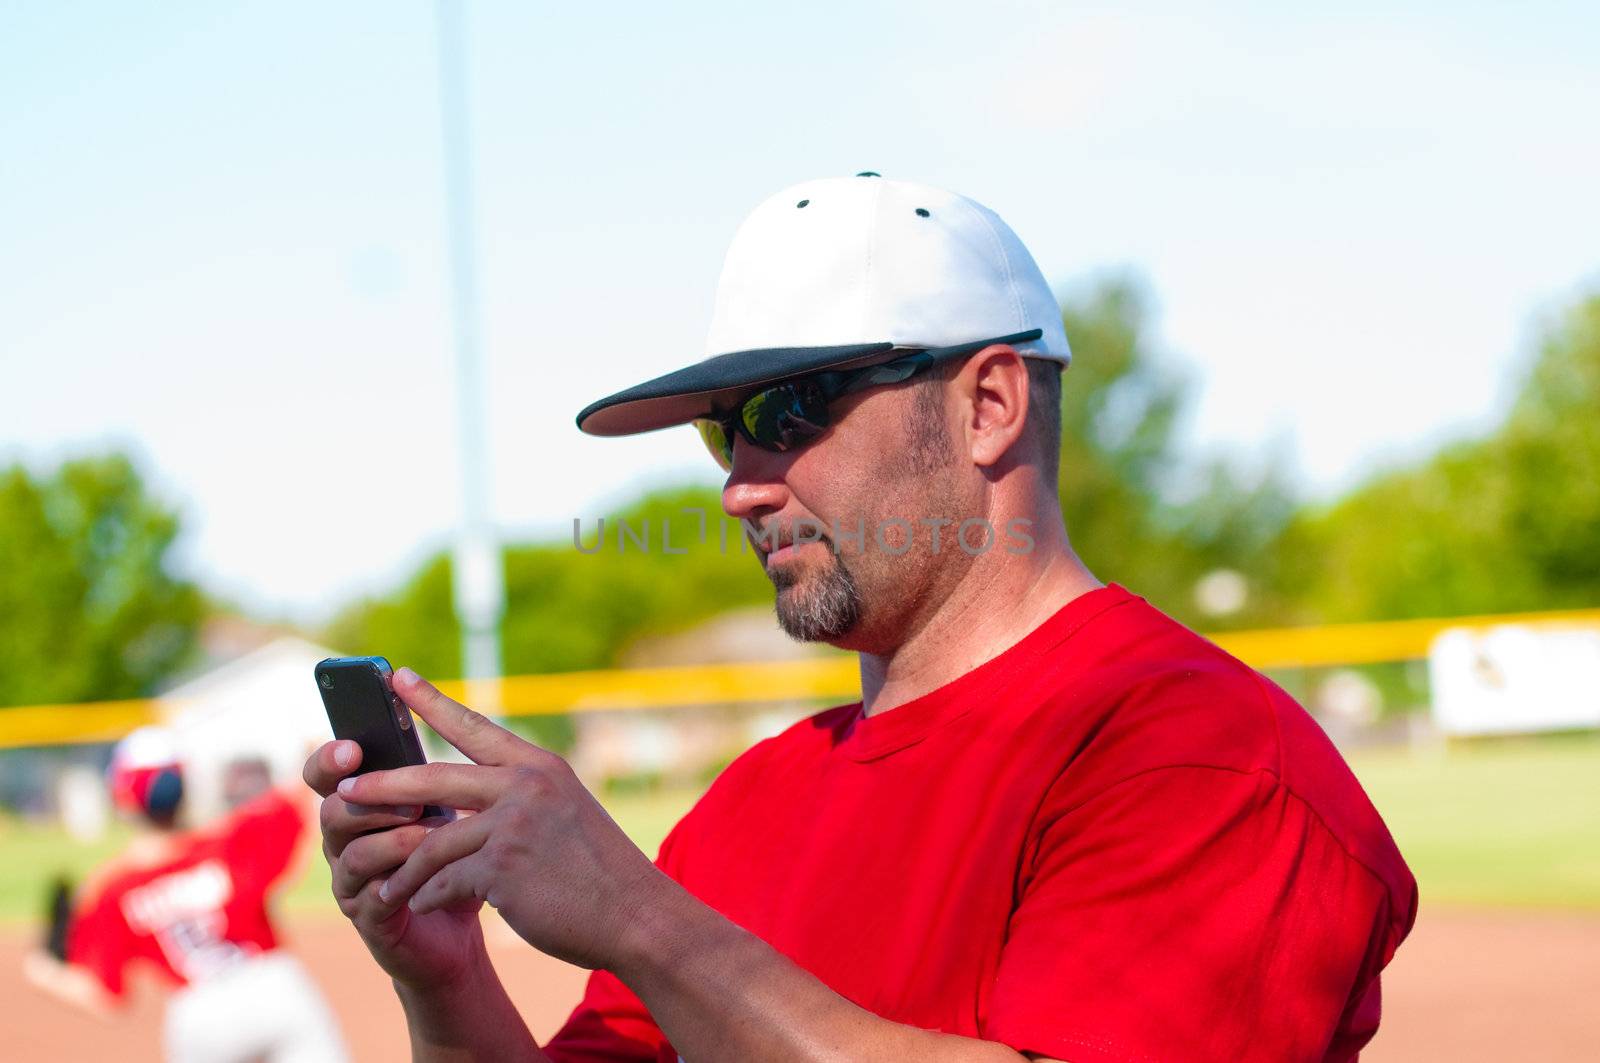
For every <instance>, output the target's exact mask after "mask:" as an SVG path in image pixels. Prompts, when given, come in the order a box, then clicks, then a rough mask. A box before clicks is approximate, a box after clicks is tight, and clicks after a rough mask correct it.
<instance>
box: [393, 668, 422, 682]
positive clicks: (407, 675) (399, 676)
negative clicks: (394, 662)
mask: <svg viewBox="0 0 1600 1063" xmlns="http://www.w3.org/2000/svg"><path fill="white" fill-rule="evenodd" d="M394 677H395V679H396V680H398V681H400V682H404V683H415V682H416V681H417V673H415V672H413V671H412V670H411V669H409V668H402V669H400V670H399V671H398V672H396V673H395V674H394Z"/></svg>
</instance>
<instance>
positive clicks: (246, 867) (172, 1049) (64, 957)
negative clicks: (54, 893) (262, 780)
mask: <svg viewBox="0 0 1600 1063" xmlns="http://www.w3.org/2000/svg"><path fill="white" fill-rule="evenodd" d="M110 784H111V791H112V797H113V800H114V801H115V803H116V805H117V806H118V808H119V809H121V810H122V811H124V812H126V813H128V814H130V815H131V816H133V817H134V818H135V819H136V821H137V822H138V823H139V824H140V825H141V829H140V831H139V834H138V835H137V836H136V837H135V839H134V840H133V841H132V842H131V843H130V844H129V845H128V847H127V849H126V850H125V851H124V852H123V853H122V854H121V855H120V856H119V857H118V858H116V859H115V860H113V861H112V862H111V863H110V864H108V865H107V866H105V867H103V868H101V869H100V870H99V871H98V872H96V873H95V874H94V875H93V876H91V878H90V880H89V882H88V883H87V884H86V886H85V888H84V890H83V893H82V896H81V898H80V899H79V901H78V903H77V904H76V905H75V906H73V907H72V908H71V910H70V915H69V916H68V918H67V922H66V925H65V927H64V932H63V931H62V928H56V929H55V930H53V931H52V935H51V937H52V938H53V939H55V941H56V942H57V943H58V948H59V954H58V955H55V956H52V955H50V954H49V953H48V952H44V953H37V954H34V955H32V956H30V957H29V958H28V960H27V974H28V977H29V980H30V981H32V982H33V983H34V984H35V985H37V986H39V987H40V988H41V989H44V990H46V991H47V992H50V993H52V994H53V995H55V996H57V997H59V998H61V999H63V1000H66V1001H68V1002H70V1003H72V1004H75V1005H78V1006H80V1007H83V1008H86V1009H88V1010H91V1011H94V1012H96V1013H98V1014H102V1015H109V1014H111V1013H112V1012H113V1010H114V1008H115V1007H116V1005H117V1004H118V1003H119V1002H121V1001H122V1000H123V999H124V998H125V997H126V987H127V982H128V973H129V969H130V968H131V967H133V966H135V965H137V964H144V965H148V966H149V967H151V968H153V969H154V970H155V971H157V972H159V973H160V974H161V975H162V976H164V977H165V980H166V981H167V982H168V983H170V984H172V985H173V986H175V987H176V990H175V992H173V994H172V996H171V997H170V999H169V1000H168V1001H167V1008H166V1019H165V1031H164V1039H165V1047H166V1054H167V1057H168V1058H169V1059H171V1060H174V1061H179V1063H230V1061H238V1063H245V1061H255V1060H267V1061H272V1063H336V1061H340V1060H343V1059H345V1051H344V1047H343V1044H342V1042H341V1039H340V1036H339V1032H338V1027H337V1025H336V1024H335V1022H334V1020H333V1016H332V1014H331V1013H330V1012H329V1010H328V1007H327V1005H326V1004H325V1003H324V1001H323V999H322V995H321V993H320V992H319V991H318V990H317V988H316V986H315V984H314V983H313V982H312V980H311V978H310V977H309V976H308V975H307V974H306V972H305V970H304V969H303V968H302V967H301V965H300V964H299V962H298V961H297V960H295V959H294V957H292V956H290V955H289V954H288V953H287V952H285V951H284V950H282V949H280V948H279V947H278V937H277V934H276V933H275V932H274V930H273V926H272V919H271V915H270V913H269V912H268V909H267V896H268V893H269V891H270V890H271V889H272V887H273V886H274V885H275V884H276V883H277V882H278V881H279V880H280V879H281V878H282V877H283V875H284V872H285V871H286V870H287V869H288V867H289V865H290V863H291V860H292V858H293V856H294V852H295V848H296V845H297V843H298V842H299V840H300V838H301V836H302V833H303V831H304V828H305V820H306V816H305V811H304V809H303V808H302V807H301V798H300V796H299V792H298V791H295V792H293V793H291V792H288V791H282V790H276V789H268V790H266V791H265V792H262V793H259V794H258V795H256V796H255V797H253V798H252V799H250V800H248V801H245V802H244V803H242V804H240V805H239V806H238V807H236V808H234V809H233V810H232V811H231V812H230V813H229V814H228V815H226V816H225V817H223V818H222V819H220V820H218V821H217V822H215V823H212V824H209V825H207V826H205V827H202V828H200V829H197V830H188V831H180V830H179V829H177V821H178V812H179V808H180V806H181V804H182V801H183V768H182V765H181V763H180V761H179V758H178V756H177V753H176V749H175V746H174V744H173V742H172V740H171V736H170V735H168V734H167V733H166V732H164V731H162V730H160V729H158V728H154V727H148V728H142V729H140V730H138V731H135V732H134V733H133V734H131V735H129V736H128V737H127V738H126V739H124V740H123V741H122V742H120V743H119V744H118V746H117V748H116V751H115V752H114V754H113V756H112V761H111V768H110ZM57 907H58V913H59V912H60V909H61V908H62V907H63V906H61V905H60V904H59V901H58V904H57Z"/></svg>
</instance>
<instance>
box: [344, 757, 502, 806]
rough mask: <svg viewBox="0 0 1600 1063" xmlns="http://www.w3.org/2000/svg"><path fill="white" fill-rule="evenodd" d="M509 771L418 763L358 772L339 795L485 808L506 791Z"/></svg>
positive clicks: (368, 801)
mask: <svg viewBox="0 0 1600 1063" xmlns="http://www.w3.org/2000/svg"><path fill="white" fill-rule="evenodd" d="M507 776H508V772H506V771H501V770H497V769H495V768H491V767H488V766H486V765H479V764H447V763H445V762H443V761H435V762H434V763H432V764H414V765H411V766H409V767H405V768H390V769H389V770H388V771H374V772H368V773H367V774H366V775H355V776H352V777H350V778H348V779H345V780H344V781H342V782H341V783H339V786H338V791H339V796H340V797H343V798H344V799H345V801H346V802H347V803H348V802H354V803H356V804H360V805H369V806H376V805H383V806H389V805H440V806H442V807H444V808H464V809H469V810H471V811H474V812H478V811H482V810H483V809H485V808H488V807H489V806H490V805H492V804H494V803H495V801H496V799H498V798H499V797H500V796H501V795H502V794H504V793H505V790H506V779H507Z"/></svg>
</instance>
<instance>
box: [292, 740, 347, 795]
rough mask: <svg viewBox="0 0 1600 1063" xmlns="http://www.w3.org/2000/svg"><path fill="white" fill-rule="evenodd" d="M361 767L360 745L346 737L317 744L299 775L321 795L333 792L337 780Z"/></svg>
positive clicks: (337, 783) (337, 782)
mask: <svg viewBox="0 0 1600 1063" xmlns="http://www.w3.org/2000/svg"><path fill="white" fill-rule="evenodd" d="M359 767H361V747H360V746H359V745H357V744H356V743H354V742H352V741H350V740H349V739H347V738H344V739H340V740H338V741H336V742H324V743H322V745H320V746H318V747H317V748H316V750H315V751H314V752H313V753H312V754H311V756H309V757H307V758H306V766H305V768H304V769H302V771H301V773H300V774H301V777H302V778H304V779H305V781H306V785H307V786H309V787H311V788H312V789H313V790H315V791H316V792H317V793H318V794H320V795H321V796H323V797H327V796H328V795H329V794H331V793H333V790H334V787H336V786H338V785H339V780H340V779H342V778H344V777H345V776H346V775H349V774H350V773H351V772H353V771H355V770H356V769H357V768H359Z"/></svg>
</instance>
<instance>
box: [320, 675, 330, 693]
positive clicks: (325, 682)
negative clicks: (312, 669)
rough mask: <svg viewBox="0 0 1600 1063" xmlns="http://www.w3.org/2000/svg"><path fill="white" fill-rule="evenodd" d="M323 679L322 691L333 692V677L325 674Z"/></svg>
mask: <svg viewBox="0 0 1600 1063" xmlns="http://www.w3.org/2000/svg"><path fill="white" fill-rule="evenodd" d="M321 679H322V689H323V690H332V689H333V676H331V675H329V674H328V673H327V672H323V673H322V676H321Z"/></svg>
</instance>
